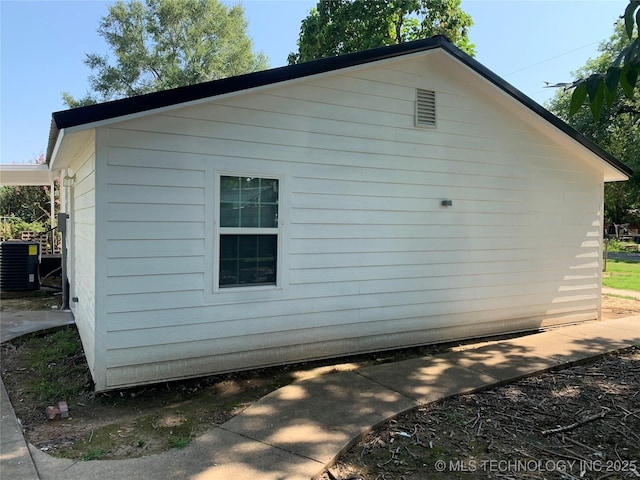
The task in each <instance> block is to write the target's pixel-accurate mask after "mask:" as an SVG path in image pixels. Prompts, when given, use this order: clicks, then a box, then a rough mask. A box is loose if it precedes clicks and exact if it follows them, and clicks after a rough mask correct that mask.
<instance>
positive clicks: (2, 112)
mask: <svg viewBox="0 0 640 480" xmlns="http://www.w3.org/2000/svg"><path fill="white" fill-rule="evenodd" d="M109 3H111V2H108V1H102V0H75V1H60V0H41V1H32V0H20V1H14V0H0V162H1V163H24V162H27V161H29V160H30V159H33V158H35V157H37V156H38V155H39V154H42V153H44V152H45V151H46V147H47V140H48V133H49V126H50V123H51V113H52V112H55V111H58V110H64V109H65V108H66V107H65V105H64V103H63V102H62V95H61V94H62V92H69V93H70V94H71V95H72V96H74V97H76V98H77V97H82V96H84V94H85V93H87V92H88V86H89V83H88V80H87V77H88V76H89V75H90V73H91V71H90V69H89V68H88V67H87V66H85V65H84V63H83V59H84V58H85V54H86V53H99V54H105V53H107V52H108V49H107V44H106V43H105V42H104V40H103V39H102V38H101V37H100V36H99V35H98V33H97V31H96V30H97V28H98V24H99V21H100V18H101V17H103V16H105V15H107V13H108V5H109ZM225 3H228V4H235V3H240V4H242V5H243V6H244V8H245V16H246V18H247V21H248V24H249V29H248V34H249V36H250V37H251V38H252V40H253V43H254V49H255V50H256V51H262V52H263V53H264V54H265V55H267V57H268V58H269V62H270V66H271V67H278V66H282V65H285V64H286V60H287V55H288V54H289V53H290V52H293V51H295V50H296V40H297V39H298V34H299V31H300V22H301V20H302V19H303V18H304V17H306V16H307V14H308V13H309V10H310V9H311V8H312V7H313V6H315V5H316V3H317V2H316V1H306V0H240V1H228V2H227V1H225ZM627 3H628V1H627V0H590V1H584V0H572V1H558V0H535V1H526V0H463V1H462V9H463V10H464V11H465V12H467V13H468V14H470V15H471V17H472V18H473V21H474V26H473V27H472V28H471V30H470V32H469V38H470V39H471V42H472V43H474V44H475V46H476V52H477V53H476V60H478V61H479V62H480V63H482V64H484V65H485V66H486V67H488V68H489V69H491V70H492V71H493V72H494V73H496V74H498V75H499V76H501V77H502V78H503V79H504V80H506V81H507V82H509V83H511V84H512V85H514V86H515V87H516V88H518V89H519V90H521V91H522V92H523V93H525V94H526V95H528V96H529V97H531V98H533V99H534V100H535V101H537V102H538V103H540V104H542V105H544V103H545V102H546V101H547V100H548V99H549V98H550V97H551V96H552V95H553V94H554V91H553V89H549V88H545V87H544V85H545V83H544V82H551V83H557V82H566V81H570V80H572V79H573V77H572V75H571V73H572V72H573V71H575V70H577V69H578V68H580V67H582V66H583V65H584V64H585V62H586V61H587V59H589V58H593V57H596V56H597V54H598V52H597V48H598V44H599V43H600V42H601V41H603V40H606V39H607V38H609V37H610V36H611V34H612V33H613V24H614V23H615V21H616V19H617V18H618V17H619V16H620V15H622V13H623V12H624V8H625V6H626V5H627Z"/></svg>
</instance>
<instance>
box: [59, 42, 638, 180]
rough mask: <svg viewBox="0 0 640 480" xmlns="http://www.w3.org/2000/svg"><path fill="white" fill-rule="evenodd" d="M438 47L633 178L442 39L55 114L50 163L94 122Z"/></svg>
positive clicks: (612, 159)
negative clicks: (70, 136) (70, 132)
mask: <svg viewBox="0 0 640 480" xmlns="http://www.w3.org/2000/svg"><path fill="white" fill-rule="evenodd" d="M437 48H440V49H442V50H443V51H445V52H447V53H448V54H449V55H451V56H452V57H454V58H455V59H457V60H458V61H460V62H461V63H463V64H464V65H466V66H467V67H469V68H470V69H472V70H473V71H475V72H476V73H477V74H479V75H480V76H482V77H484V78H485V79H486V80H488V81H489V82H490V83H492V84H494V85H495V86H496V87H498V88H499V89H501V90H502V91H504V92H505V93H507V94H508V95H509V96H511V97H512V98H514V99H515V100H516V101H518V102H520V103H521V104H522V105H524V106H525V107H526V108H528V109H530V110H532V111H533V112H534V113H536V114H537V115H539V116H540V117H542V118H543V119H544V120H546V121H547V122H549V123H551V124H552V125H553V126H555V127H557V128H558V129H559V130H560V131H562V132H564V133H565V134H566V135H568V136H569V137H571V138H572V139H574V140H575V141H577V142H578V143H580V144H581V145H583V146H584V147H586V148H587V149H589V150H590V151H591V152H593V153H594V154H596V155H597V156H598V157H600V158H602V159H603V160H604V161H605V162H607V163H608V164H609V165H611V166H612V167H614V168H615V169H616V170H618V171H619V172H620V173H622V174H623V175H625V176H628V177H630V176H631V175H632V173H633V172H632V170H631V169H630V168H629V167H628V166H626V165H625V164H623V163H622V162H620V161H619V160H618V159H617V158H615V157H614V156H613V155H611V154H609V153H608V152H606V151H605V150H603V149H602V148H600V147H599V146H598V145H596V144H595V143H594V142H592V141H591V140H589V139H588V138H587V137H585V136H584V135H582V134H581V133H579V132H578V131H577V130H575V129H574V128H572V127H571V126H569V125H568V124H567V123H565V122H563V121H562V120H560V119H559V118H558V117H556V116H555V115H553V114H552V113H551V112H549V111H548V110H546V109H545V108H543V107H542V106H540V105H539V104H538V103H536V102H535V101H534V100H532V99H531V98H529V97H528V96H526V95H525V94H524V93H522V92H521V91H520V90H518V89H517V88H515V87H514V86H513V85H510V84H509V83H508V82H506V81H505V80H503V79H502V78H500V77H499V76H498V75H496V74H495V73H493V72H492V71H491V70H489V69H488V68H486V67H485V66H484V65H482V64H481V63H480V62H478V61H477V60H475V59H473V58H472V57H470V56H469V55H467V54H466V53H464V52H463V51H462V50H460V49H458V48H457V47H455V46H454V45H453V44H452V43H451V42H450V41H448V40H447V39H446V38H445V37H443V36H441V35H437V36H435V37H432V38H428V39H424V40H416V41H413V42H406V43H401V44H399V45H392V46H388V47H379V48H374V49H371V50H365V51H362V52H356V53H350V54H346V55H339V56H336V57H329V58H321V59H318V60H313V61H310V62H305V63H300V64H296V65H289V66H285V67H279V68H274V69H270V70H264V71H261V72H255V73H249V74H245V75H239V76H236V77H230V78H224V79H221V80H213V81H210V82H204V83H198V84H195V85H189V86H185V87H179V88H173V89H171V90H163V91H160V92H154V93H148V94H145V95H138V96H135V97H129V98H123V99H120V100H114V101H110V102H105V103H99V104H96V105H89V106H85V107H78V108H73V109H70V110H62V111H59V112H54V113H53V114H52V119H51V129H50V131H49V143H48V146H47V163H50V162H51V160H52V156H53V151H54V149H55V146H56V143H57V142H58V137H59V135H60V132H61V131H62V130H63V129H67V128H71V127H80V126H87V128H89V126H90V124H93V123H96V122H100V121H104V120H109V119H115V118H118V117H123V116H126V115H132V114H138V113H142V112H146V111H151V110H156V109H159V108H163V107H169V106H173V105H179V104H183V103H187V102H192V101H197V100H201V99H206V98H212V97H216V96H219V95H224V94H229V93H236V92H242V91H243V90H249V89H252V88H257V87H263V86H268V85H273V84H277V83H281V82H285V81H289V80H295V79H300V78H304V77H308V76H312V75H318V74H322V73H327V72H332V71H335V70H340V69H343V68H349V67H355V66H358V65H364V64H368V63H372V62H377V61H381V60H386V59H391V58H395V57H400V56H403V55H409V54H413V53H419V52H426V51H428V50H433V49H437Z"/></svg>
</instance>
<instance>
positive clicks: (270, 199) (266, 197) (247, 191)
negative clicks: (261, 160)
mask: <svg viewBox="0 0 640 480" xmlns="http://www.w3.org/2000/svg"><path fill="white" fill-rule="evenodd" d="M278 186H279V185H278V180H277V179H271V178H255V177H235V176H221V177H220V216H219V218H220V229H219V234H220V242H219V248H220V264H219V276H218V284H219V287H220V288H229V287H243V286H256V285H275V284H276V273H277V264H278V262H277V260H278Z"/></svg>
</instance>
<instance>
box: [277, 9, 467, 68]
mask: <svg viewBox="0 0 640 480" xmlns="http://www.w3.org/2000/svg"><path fill="white" fill-rule="evenodd" d="M472 25H473V21H472V19H471V16H470V15H468V14H466V13H465V12H463V11H462V9H461V8H460V0H332V1H325V0H320V1H319V2H318V4H317V6H316V7H315V8H313V9H312V10H311V12H310V13H309V15H308V16H307V17H306V18H305V19H303V20H302V24H301V27H300V36H299V38H298V51H297V52H295V53H290V54H289V58H288V61H289V64H294V63H301V62H306V61H309V60H314V59H316V58H323V57H331V56H335V55H341V54H344V53H351V52H357V51H360V50H367V49H369V48H375V47H381V46H386V45H394V44H397V43H402V42H407V41H411V40H417V39H420V38H428V37H432V36H434V35H444V36H446V37H447V38H449V40H451V41H452V42H453V43H454V44H456V45H457V46H458V47H460V48H461V49H462V50H464V51H465V52H467V53H469V54H470V55H473V54H474V53H475V52H474V45H473V44H471V43H470V42H469V37H468V32H469V28H470V27H471V26H472Z"/></svg>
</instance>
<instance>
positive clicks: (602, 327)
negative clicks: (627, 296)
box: [554, 316, 640, 355]
mask: <svg viewBox="0 0 640 480" xmlns="http://www.w3.org/2000/svg"><path fill="white" fill-rule="evenodd" d="M634 319H635V320H634ZM620 320H625V321H624V322H622V321H620ZM636 320H637V321H636ZM554 334H555V335H557V336H558V337H563V336H567V337H571V338H572V339H574V340H573V342H574V344H576V345H577V346H578V347H579V348H581V349H583V350H587V351H590V352H592V355H597V354H603V353H607V352H612V351H615V350H619V349H622V348H628V347H631V346H633V345H637V344H640V316H638V317H629V318H626V319H617V320H607V321H604V322H597V323H590V324H585V325H573V326H571V327H566V328H562V329H558V330H557V331H554Z"/></svg>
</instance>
